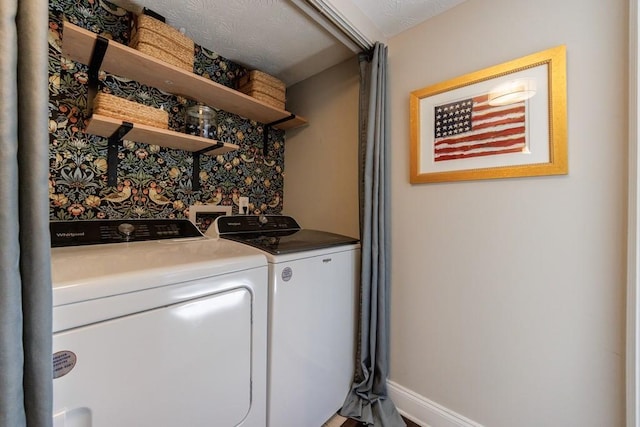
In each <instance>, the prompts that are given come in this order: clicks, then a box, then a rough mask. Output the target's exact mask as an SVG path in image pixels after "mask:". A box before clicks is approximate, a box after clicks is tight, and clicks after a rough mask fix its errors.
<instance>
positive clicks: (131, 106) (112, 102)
mask: <svg viewBox="0 0 640 427" xmlns="http://www.w3.org/2000/svg"><path fill="white" fill-rule="evenodd" d="M93 112H94V113H95V114H102V115H103V116H107V117H111V118H114V119H118V120H125V121H128V122H132V123H138V124H143V125H149V126H153V127H157V128H160V129H168V128H169V114H167V112H166V111H164V110H160V109H158V108H154V107H149V106H147V105H142V104H138V103H137V102H133V101H128V100H126V99H124V98H120V97H117V96H115V95H110V94H108V93H104V92H98V94H97V95H96V97H95V99H94V101H93Z"/></svg>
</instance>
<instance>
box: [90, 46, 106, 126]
mask: <svg viewBox="0 0 640 427" xmlns="http://www.w3.org/2000/svg"><path fill="white" fill-rule="evenodd" d="M108 47H109V39H107V38H104V37H102V36H98V37H96V41H95V43H94V45H93V52H91V60H90V61H89V72H88V74H89V91H88V93H87V116H88V117H91V115H92V114H93V99H94V98H95V97H96V95H97V94H98V83H99V81H98V74H99V73H100V68H101V67H102V61H103V60H104V55H105V54H106V53H107V48H108Z"/></svg>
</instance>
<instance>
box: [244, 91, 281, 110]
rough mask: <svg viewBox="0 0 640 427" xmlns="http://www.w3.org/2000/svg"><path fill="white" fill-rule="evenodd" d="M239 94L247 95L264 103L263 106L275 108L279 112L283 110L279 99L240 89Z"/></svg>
mask: <svg viewBox="0 0 640 427" xmlns="http://www.w3.org/2000/svg"><path fill="white" fill-rule="evenodd" d="M240 92H242V93H245V94H247V95H249V96H250V97H252V98H255V99H258V100H260V101H262V102H264V103H265V104H268V105H271V106H272V107H276V108H279V109H281V110H284V104H285V103H284V101H281V100H279V99H276V98H274V97H272V96H269V95H268V94H266V93H264V92H259V91H255V90H253V91H246V92H245V91H243V90H242V89H240Z"/></svg>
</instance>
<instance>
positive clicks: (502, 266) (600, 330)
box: [389, 0, 627, 427]
mask: <svg viewBox="0 0 640 427" xmlns="http://www.w3.org/2000/svg"><path fill="white" fill-rule="evenodd" d="M626 8H627V2H626V1H623V0H612V1H608V2H602V1H599V0H565V1H561V2H558V1H554V0H540V1H536V2H529V1H523V0H516V1H514V0H469V1H467V2H465V3H463V4H461V5H460V6H458V7H456V8H454V9H452V10H450V11H449V12H447V13H445V14H443V15H441V16H438V17H436V18H435V19H432V20H430V21H428V22H426V23H424V24H422V25H420V26H418V27H416V28H414V29H411V30H409V31H407V32H405V33H403V34H401V35H399V36H397V37H395V38H393V39H392V40H391V41H390V42H389V49H390V57H389V61H390V75H391V79H390V91H391V111H392V112H393V118H392V139H393V147H394V150H393V153H394V158H393V189H392V197H393V206H394V210H393V230H392V231H393V238H394V243H393V299H392V321H391V325H392V367H391V379H392V380H393V381H394V382H397V383H398V384H400V385H402V386H404V387H406V388H408V389H410V390H412V391H414V392H416V393H418V394H419V395H421V396H424V397H426V398H428V399H430V400H432V401H434V402H437V403H439V404H441V405H443V406H445V407H447V408H449V409H451V410H453V411H455V412H457V413H459V414H462V415H464V416H466V417H468V418H470V419H472V420H474V421H476V422H478V423H481V424H484V425H487V426H492V427H512V426H516V425H517V426H519V427H526V426H531V427H533V426H536V427H539V426H581V427H586V426H594V427H595V426H598V427H602V426H621V425H623V402H624V376H623V375H624V373H623V367H624V309H625V308H624V289H625V212H626V155H627V140H626V138H627V132H626V129H627V121H626V108H625V106H626V103H627V98H626V69H627V59H626V56H627V50H626V49H627V48H626V46H627V40H626V37H627V14H626ZM559 44H566V46H567V63H568V65H567V68H568V71H567V82H568V135H569V175H568V176H563V177H540V178H518V179H502V180H493V181H475V182H474V181H472V182H455V183H443V184H422V185H410V184H409V182H408V176H409V170H408V160H409V151H408V147H409V132H408V131H409V126H408V124H409V109H408V102H409V101H408V94H409V92H411V91H412V90H415V89H419V88H422V87H425V86H428V85H431V84H434V83H438V82H440V81H444V80H448V79H450V78H453V77H457V76H459V75H464V74H466V73H469V72H472V71H475V70H479V69H482V68H485V67H488V66H491V65H495V64H499V63H501V62H505V61H507V60H511V59H515V58H518V57H521V56H524V55H527V54H529V53H533V52H537V51H541V50H544V49H547V48H550V47H553V46H556V45H559Z"/></svg>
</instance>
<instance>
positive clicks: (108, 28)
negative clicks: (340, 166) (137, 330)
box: [49, 0, 284, 220]
mask: <svg viewBox="0 0 640 427" xmlns="http://www.w3.org/2000/svg"><path fill="white" fill-rule="evenodd" d="M64 21H69V22H72V23H73V24H75V25H78V26H80V27H83V28H86V29H88V30H90V31H93V32H95V33H99V34H101V35H103V36H104V37H106V38H108V39H112V40H114V41H117V42H120V43H124V44H127V43H128V40H129V25H130V22H131V14H130V13H129V12H127V11H126V10H124V9H122V8H119V7H116V6H114V5H113V4H111V3H108V2H106V1H103V0H50V2H49V147H50V148H49V162H50V165H49V169H50V177H49V197H50V217H51V219H65V220H66V219H94V218H188V216H189V212H188V208H189V206H190V205H195V204H202V203H210V204H219V205H224V206H231V207H232V211H233V213H237V211H238V197H239V196H247V197H249V202H250V206H249V207H250V210H251V211H252V212H254V213H259V212H265V213H272V214H277V213H280V211H281V210H282V191H283V173H284V131H280V130H271V131H270V134H269V151H268V153H267V155H266V156H264V155H263V152H262V145H263V127H262V124H261V123H256V122H254V121H250V120H247V119H244V118H242V117H240V116H237V115H234V114H230V113H227V112H224V111H218V139H219V140H222V141H224V142H231V143H234V144H238V145H239V146H240V149H239V150H236V151H232V152H230V153H226V154H224V155H218V156H201V157H200V177H199V178H200V190H198V191H194V190H193V189H192V182H191V181H192V170H193V169H192V167H193V157H192V155H191V153H189V152H185V151H181V150H172V149H167V148H162V147H159V146H156V145H147V144H142V143H138V142H135V141H128V140H124V141H123V144H122V145H121V147H120V148H119V152H118V157H119V165H118V171H117V173H118V181H117V186H115V187H111V186H108V185H107V159H106V156H107V139H106V138H102V137H99V136H95V135H91V134H87V133H85V131H84V129H85V125H86V123H87V121H88V118H89V117H88V116H87V112H86V106H87V92H88V87H87V82H88V67H87V66H85V65H83V64H79V63H76V62H73V61H70V60H67V59H65V58H64V57H63V56H62V55H61V45H62V31H63V22H64ZM194 72H195V73H196V74H199V75H202V76H205V77H207V78H210V79H212V80H214V81H216V82H218V83H220V84H223V85H226V86H229V87H233V86H234V84H235V81H236V79H237V78H238V77H240V76H241V75H243V74H244V73H246V70H245V69H244V68H242V67H240V66H239V65H237V64H235V63H233V62H231V61H229V60H227V59H225V58H223V57H221V56H219V55H217V54H215V53H214V52H212V51H210V50H208V49H207V48H205V47H202V46H197V45H196V55H195V61H194ZM99 80H100V84H101V88H100V90H103V91H105V92H108V93H112V94H114V95H118V96H121V97H124V98H127V99H129V100H132V101H136V102H138V103H141V104H145V105H149V106H153V107H156V108H163V109H164V110H165V111H168V112H169V127H170V128H171V129H173V130H176V131H181V130H182V128H183V126H184V112H185V108H186V107H188V106H189V105H193V101H191V100H187V99H185V98H181V97H176V96H173V95H170V94H167V93H164V92H161V91H159V90H157V89H154V88H152V87H148V86H144V85H142V84H140V83H137V82H135V81H132V80H129V79H126V78H123V77H121V76H114V75H110V74H107V73H105V72H103V71H101V72H100V75H99Z"/></svg>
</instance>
